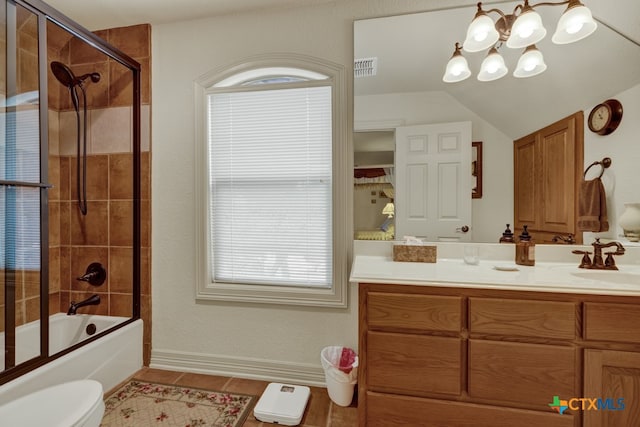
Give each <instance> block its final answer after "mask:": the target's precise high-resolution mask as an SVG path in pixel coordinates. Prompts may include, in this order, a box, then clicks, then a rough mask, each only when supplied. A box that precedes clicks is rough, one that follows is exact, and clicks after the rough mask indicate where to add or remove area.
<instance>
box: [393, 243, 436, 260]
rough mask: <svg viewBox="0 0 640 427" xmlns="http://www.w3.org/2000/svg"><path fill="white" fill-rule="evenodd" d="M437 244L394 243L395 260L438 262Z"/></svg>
mask: <svg viewBox="0 0 640 427" xmlns="http://www.w3.org/2000/svg"><path fill="white" fill-rule="evenodd" d="M437 249H438V248H437V246H433V245H432V246H427V245H393V260H394V261H404V262H436V258H437V253H438V251H437Z"/></svg>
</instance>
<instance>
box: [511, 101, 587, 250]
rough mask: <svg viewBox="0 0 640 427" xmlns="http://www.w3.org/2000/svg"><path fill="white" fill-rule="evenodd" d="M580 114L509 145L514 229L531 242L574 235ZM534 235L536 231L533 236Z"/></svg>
mask: <svg viewBox="0 0 640 427" xmlns="http://www.w3.org/2000/svg"><path fill="white" fill-rule="evenodd" d="M583 121H584V118H583V113H582V112H581V111H580V112H578V113H575V114H573V115H571V116H569V117H566V118H564V119H562V120H559V121H557V122H556V123H553V124H551V125H549V126H547V127H545V128H543V129H540V130H538V131H536V132H534V133H532V134H530V135H527V136H525V137H523V138H520V139H518V140H516V141H514V215H515V219H514V225H515V232H516V234H517V233H519V232H520V231H521V230H522V226H523V225H527V226H528V227H529V231H530V232H531V234H532V235H533V237H534V239H535V240H536V241H539V242H542V241H547V240H550V239H551V237H553V235H555V234H563V235H568V234H574V235H575V238H576V240H577V243H582V233H578V230H577V226H576V222H577V215H578V211H577V209H578V208H577V207H578V196H579V189H580V182H581V180H582V169H583V168H582V166H583V162H584V160H583V157H584V155H583V153H584V148H583V144H584V135H583V132H584V131H583ZM536 232H538V233H540V234H537V233H536Z"/></svg>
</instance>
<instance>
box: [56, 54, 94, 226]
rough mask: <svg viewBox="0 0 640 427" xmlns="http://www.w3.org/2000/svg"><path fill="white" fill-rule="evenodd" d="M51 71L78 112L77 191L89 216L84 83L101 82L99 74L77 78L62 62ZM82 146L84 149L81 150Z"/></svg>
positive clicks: (81, 207) (80, 206) (80, 204)
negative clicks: (80, 99) (81, 110)
mask: <svg viewBox="0 0 640 427" xmlns="http://www.w3.org/2000/svg"><path fill="white" fill-rule="evenodd" d="M51 71H52V72H53V75H54V76H55V78H56V79H57V80H58V81H59V82H60V83H61V84H62V85H63V86H65V87H66V88H67V89H68V90H69V95H70V96H71V102H73V108H74V110H75V112H76V135H77V138H76V146H77V157H76V189H77V193H78V207H79V208H80V212H82V215H86V214H87V93H86V91H85V88H84V82H85V80H87V79H90V80H91V81H92V82H93V83H97V82H99V81H100V74H99V73H88V74H83V75H81V76H79V77H77V76H76V75H75V74H73V71H71V69H70V68H69V67H68V66H66V65H65V64H63V63H62V62H58V61H53V62H51ZM78 88H80V91H81V92H82V109H83V120H82V132H81V130H80V127H81V121H80V105H79V99H78ZM81 146H82V149H81ZM81 157H82V171H81V169H80V167H81V165H80V163H81V162H80V158H81Z"/></svg>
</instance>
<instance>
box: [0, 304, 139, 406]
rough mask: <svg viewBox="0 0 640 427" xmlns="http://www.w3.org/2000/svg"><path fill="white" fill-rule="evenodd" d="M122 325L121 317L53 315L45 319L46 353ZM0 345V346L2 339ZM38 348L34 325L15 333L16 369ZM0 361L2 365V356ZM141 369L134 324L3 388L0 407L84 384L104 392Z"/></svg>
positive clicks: (136, 325)
mask: <svg viewBox="0 0 640 427" xmlns="http://www.w3.org/2000/svg"><path fill="white" fill-rule="evenodd" d="M127 320H129V318H127V317H115V316H99V315H93V314H76V315H75V316H67V315H66V314H64V313H56V314H54V315H52V316H50V317H49V353H50V354H52V355H53V354H55V353H57V352H59V351H61V350H64V349H66V348H68V347H70V346H72V345H75V344H77V343H80V342H82V341H84V340H86V339H88V338H90V337H91V336H92V335H97V334H99V333H101V332H103V331H105V330H106V329H109V328H112V327H114V326H116V325H119V324H121V323H124V322H126V321H127ZM92 324H93V325H95V329H96V330H95V332H94V333H93V334H89V333H87V327H88V326H90V325H92ZM90 329H93V328H92V327H91V328H90ZM0 342H1V343H2V344H4V334H2V336H1V337H0ZM39 342H40V321H35V322H31V323H27V324H26V325H22V326H19V327H17V328H16V347H17V348H18V349H20V351H19V352H16V363H20V362H23V361H25V360H29V359H30V358H33V357H35V356H37V355H38V354H39V348H38V347H39ZM1 348H4V346H2V347H1ZM1 357H2V359H4V354H3V355H2V356H1ZM1 366H4V360H2V365H1ZM141 367H142V320H140V319H138V320H136V321H134V322H131V323H129V324H127V325H124V326H122V327H120V328H118V329H117V330H115V331H112V332H110V333H108V334H107V335H105V336H103V337H101V338H99V339H97V340H94V341H92V342H90V343H88V344H85V345H84V346H82V347H79V348H77V349H76V350H74V351H71V352H69V353H67V354H64V355H62V356H60V357H58V358H56V359H54V360H52V361H51V362H49V363H47V364H45V365H43V366H40V367H38V368H36V369H34V370H33V371H30V372H28V373H27V374H25V375H22V376H20V377H19V378H16V379H15V380H13V381H9V382H8V383H6V384H3V385H2V386H0V405H2V404H4V403H7V402H8V401H10V400H13V399H16V398H18V397H20V396H24V395H26V394H29V393H32V392H34V391H36V390H39V389H42V388H45V387H49V386H52V385H55V384H60V383H63V382H67V381H72V380H79V379H84V378H89V379H94V380H96V381H99V382H100V383H102V388H103V390H104V391H105V392H107V391H109V390H111V389H112V388H114V387H115V386H117V385H118V384H119V383H121V382H122V381H124V380H126V379H127V378H128V377H130V376H131V375H133V373H135V372H136V371H137V370H139V369H140V368H141Z"/></svg>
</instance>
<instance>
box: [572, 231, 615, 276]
mask: <svg viewBox="0 0 640 427" xmlns="http://www.w3.org/2000/svg"><path fill="white" fill-rule="evenodd" d="M591 246H593V261H592V260H591V259H590V258H589V255H590V254H591V252H587V251H578V250H575V251H571V252H572V253H574V254H578V255H582V261H581V262H580V266H579V267H580V268H590V269H593V270H617V269H618V267H617V266H616V261H615V259H614V258H613V256H614V255H624V251H625V249H624V246H622V244H621V243H619V242H609V243H600V238H596V240H595V242H593V243H592V244H591ZM612 246H615V247H616V250H615V251H614V252H607V258H606V259H604V260H603V258H602V249H604V248H609V247H612Z"/></svg>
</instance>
